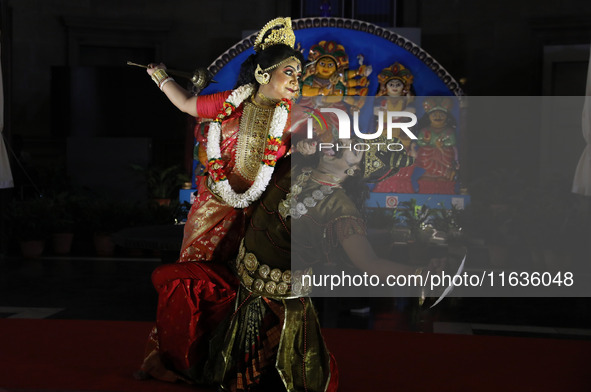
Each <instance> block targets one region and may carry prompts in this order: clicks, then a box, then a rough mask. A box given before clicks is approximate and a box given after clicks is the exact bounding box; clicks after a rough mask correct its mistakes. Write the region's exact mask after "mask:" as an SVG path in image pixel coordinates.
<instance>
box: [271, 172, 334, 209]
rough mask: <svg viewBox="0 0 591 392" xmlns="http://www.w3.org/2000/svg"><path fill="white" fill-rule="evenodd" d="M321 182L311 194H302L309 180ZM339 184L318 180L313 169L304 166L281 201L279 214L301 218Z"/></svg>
mask: <svg viewBox="0 0 591 392" xmlns="http://www.w3.org/2000/svg"><path fill="white" fill-rule="evenodd" d="M310 179H311V180H312V181H314V182H315V183H317V184H319V185H320V187H319V188H318V189H313V190H312V192H311V193H310V194H309V195H306V194H302V192H303V190H304V186H305V185H306V183H307V182H308V180H310ZM340 187H341V186H340V185H339V184H335V183H326V182H322V181H318V179H316V178H314V176H312V169H310V168H304V169H303V170H302V173H301V174H300V175H299V176H298V177H297V179H296V183H295V184H293V185H292V186H291V188H290V189H289V193H288V194H287V195H286V196H285V199H284V200H282V201H281V202H279V208H278V211H279V214H280V215H281V216H282V217H283V218H284V219H285V218H287V217H288V216H291V217H292V218H293V219H300V218H301V217H302V216H304V215H306V214H307V213H308V211H309V209H310V208H313V207H316V205H317V204H318V202H319V201H320V200H324V199H325V198H326V196H328V195H330V194H331V193H332V192H333V188H340Z"/></svg>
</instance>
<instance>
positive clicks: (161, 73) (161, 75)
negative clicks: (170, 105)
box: [152, 68, 169, 87]
mask: <svg viewBox="0 0 591 392" xmlns="http://www.w3.org/2000/svg"><path fill="white" fill-rule="evenodd" d="M168 77H169V76H168V74H167V73H166V70H165V69H162V68H158V69H157V70H156V71H154V72H153V73H152V80H153V81H154V83H156V85H157V86H158V87H160V84H161V83H162V82H163V81H164V79H167V78H168Z"/></svg>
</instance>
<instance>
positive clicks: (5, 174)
mask: <svg viewBox="0 0 591 392" xmlns="http://www.w3.org/2000/svg"><path fill="white" fill-rule="evenodd" d="M2 132H4V89H3V85H2V65H1V64H0V189H3V188H12V187H13V186H14V182H13V180H12V172H11V171H10V162H9V161H8V153H7V152H6V146H5V145H4V138H3V137H2Z"/></svg>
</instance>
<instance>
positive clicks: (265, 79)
mask: <svg viewBox="0 0 591 392" xmlns="http://www.w3.org/2000/svg"><path fill="white" fill-rule="evenodd" d="M254 78H255V79H256V81H257V82H258V83H259V84H260V85H265V84H267V83H269V81H270V80H271V75H269V73H268V72H265V71H263V70H262V68H261V66H260V64H257V69H256V70H255V71H254Z"/></svg>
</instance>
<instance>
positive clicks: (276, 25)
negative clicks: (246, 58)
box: [253, 17, 295, 52]
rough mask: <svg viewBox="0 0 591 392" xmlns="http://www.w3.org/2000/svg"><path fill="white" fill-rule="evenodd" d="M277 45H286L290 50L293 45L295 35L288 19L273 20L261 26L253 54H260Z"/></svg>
mask: <svg viewBox="0 0 591 392" xmlns="http://www.w3.org/2000/svg"><path fill="white" fill-rule="evenodd" d="M277 44H283V45H287V46H290V47H291V48H292V49H293V47H294V45H295V34H294V32H293V29H292V27H291V18H289V17H287V18H275V19H273V20H271V21H270V22H268V23H267V24H266V25H265V26H263V28H262V29H261V31H260V32H259V34H258V35H257V38H256V40H255V41H254V45H253V46H254V50H255V52H261V51H263V50H265V49H267V48H268V47H270V46H273V45H277Z"/></svg>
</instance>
